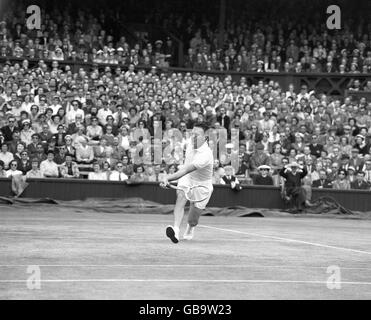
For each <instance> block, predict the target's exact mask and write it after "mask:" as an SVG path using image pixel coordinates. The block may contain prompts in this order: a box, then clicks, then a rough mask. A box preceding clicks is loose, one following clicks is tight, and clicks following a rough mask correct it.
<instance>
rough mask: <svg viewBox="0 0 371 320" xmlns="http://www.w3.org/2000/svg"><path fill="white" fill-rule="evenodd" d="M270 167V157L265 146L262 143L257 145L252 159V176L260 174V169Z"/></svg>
mask: <svg viewBox="0 0 371 320" xmlns="http://www.w3.org/2000/svg"><path fill="white" fill-rule="evenodd" d="M262 165H270V157H269V156H268V155H267V154H266V153H265V152H264V146H263V144H261V143H260V142H259V143H257V144H256V145H255V151H254V152H253V154H252V155H251V157H250V169H251V171H250V175H251V177H252V178H253V175H256V174H258V173H259V172H258V167H260V166H262Z"/></svg>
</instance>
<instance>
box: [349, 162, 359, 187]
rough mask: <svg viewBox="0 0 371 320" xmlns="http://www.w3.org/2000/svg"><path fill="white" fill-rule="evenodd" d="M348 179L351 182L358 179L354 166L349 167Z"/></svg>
mask: <svg viewBox="0 0 371 320" xmlns="http://www.w3.org/2000/svg"><path fill="white" fill-rule="evenodd" d="M347 179H348V180H349V182H350V184H352V182H354V181H356V180H357V173H356V169H354V168H353V167H352V166H349V167H348V171H347Z"/></svg>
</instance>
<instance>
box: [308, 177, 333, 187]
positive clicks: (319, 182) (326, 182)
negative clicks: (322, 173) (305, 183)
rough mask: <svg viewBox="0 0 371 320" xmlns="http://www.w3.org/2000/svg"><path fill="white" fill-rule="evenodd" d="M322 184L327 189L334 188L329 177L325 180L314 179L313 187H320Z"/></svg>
mask: <svg viewBox="0 0 371 320" xmlns="http://www.w3.org/2000/svg"><path fill="white" fill-rule="evenodd" d="M321 186H322V188H325V189H331V188H332V184H331V181H330V180H328V179H325V180H321V179H318V180H314V181H313V183H312V188H319V187H321Z"/></svg>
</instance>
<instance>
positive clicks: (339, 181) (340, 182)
mask: <svg viewBox="0 0 371 320" xmlns="http://www.w3.org/2000/svg"><path fill="white" fill-rule="evenodd" d="M332 188H333V189H337V190H350V183H349V180H348V179H347V172H346V171H345V170H344V169H340V170H339V171H338V176H337V178H336V179H335V181H334V182H333V183H332Z"/></svg>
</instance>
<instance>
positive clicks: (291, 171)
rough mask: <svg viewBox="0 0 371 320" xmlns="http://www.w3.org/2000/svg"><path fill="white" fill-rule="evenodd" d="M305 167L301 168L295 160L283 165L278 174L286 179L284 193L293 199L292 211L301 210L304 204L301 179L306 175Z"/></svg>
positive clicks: (304, 195) (304, 197)
mask: <svg viewBox="0 0 371 320" xmlns="http://www.w3.org/2000/svg"><path fill="white" fill-rule="evenodd" d="M307 173H308V172H307V170H306V168H305V167H304V168H301V167H300V166H299V164H298V163H297V162H292V163H290V164H288V165H286V166H285V167H283V168H282V169H281V170H280V172H279V174H280V176H281V177H283V178H284V179H286V181H285V183H284V191H285V195H286V196H287V197H289V198H291V199H292V200H293V203H294V212H295V213H296V212H301V211H302V210H303V208H304V206H305V202H306V194H305V190H304V189H303V187H302V179H303V178H304V177H305V176H306V175H307Z"/></svg>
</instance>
